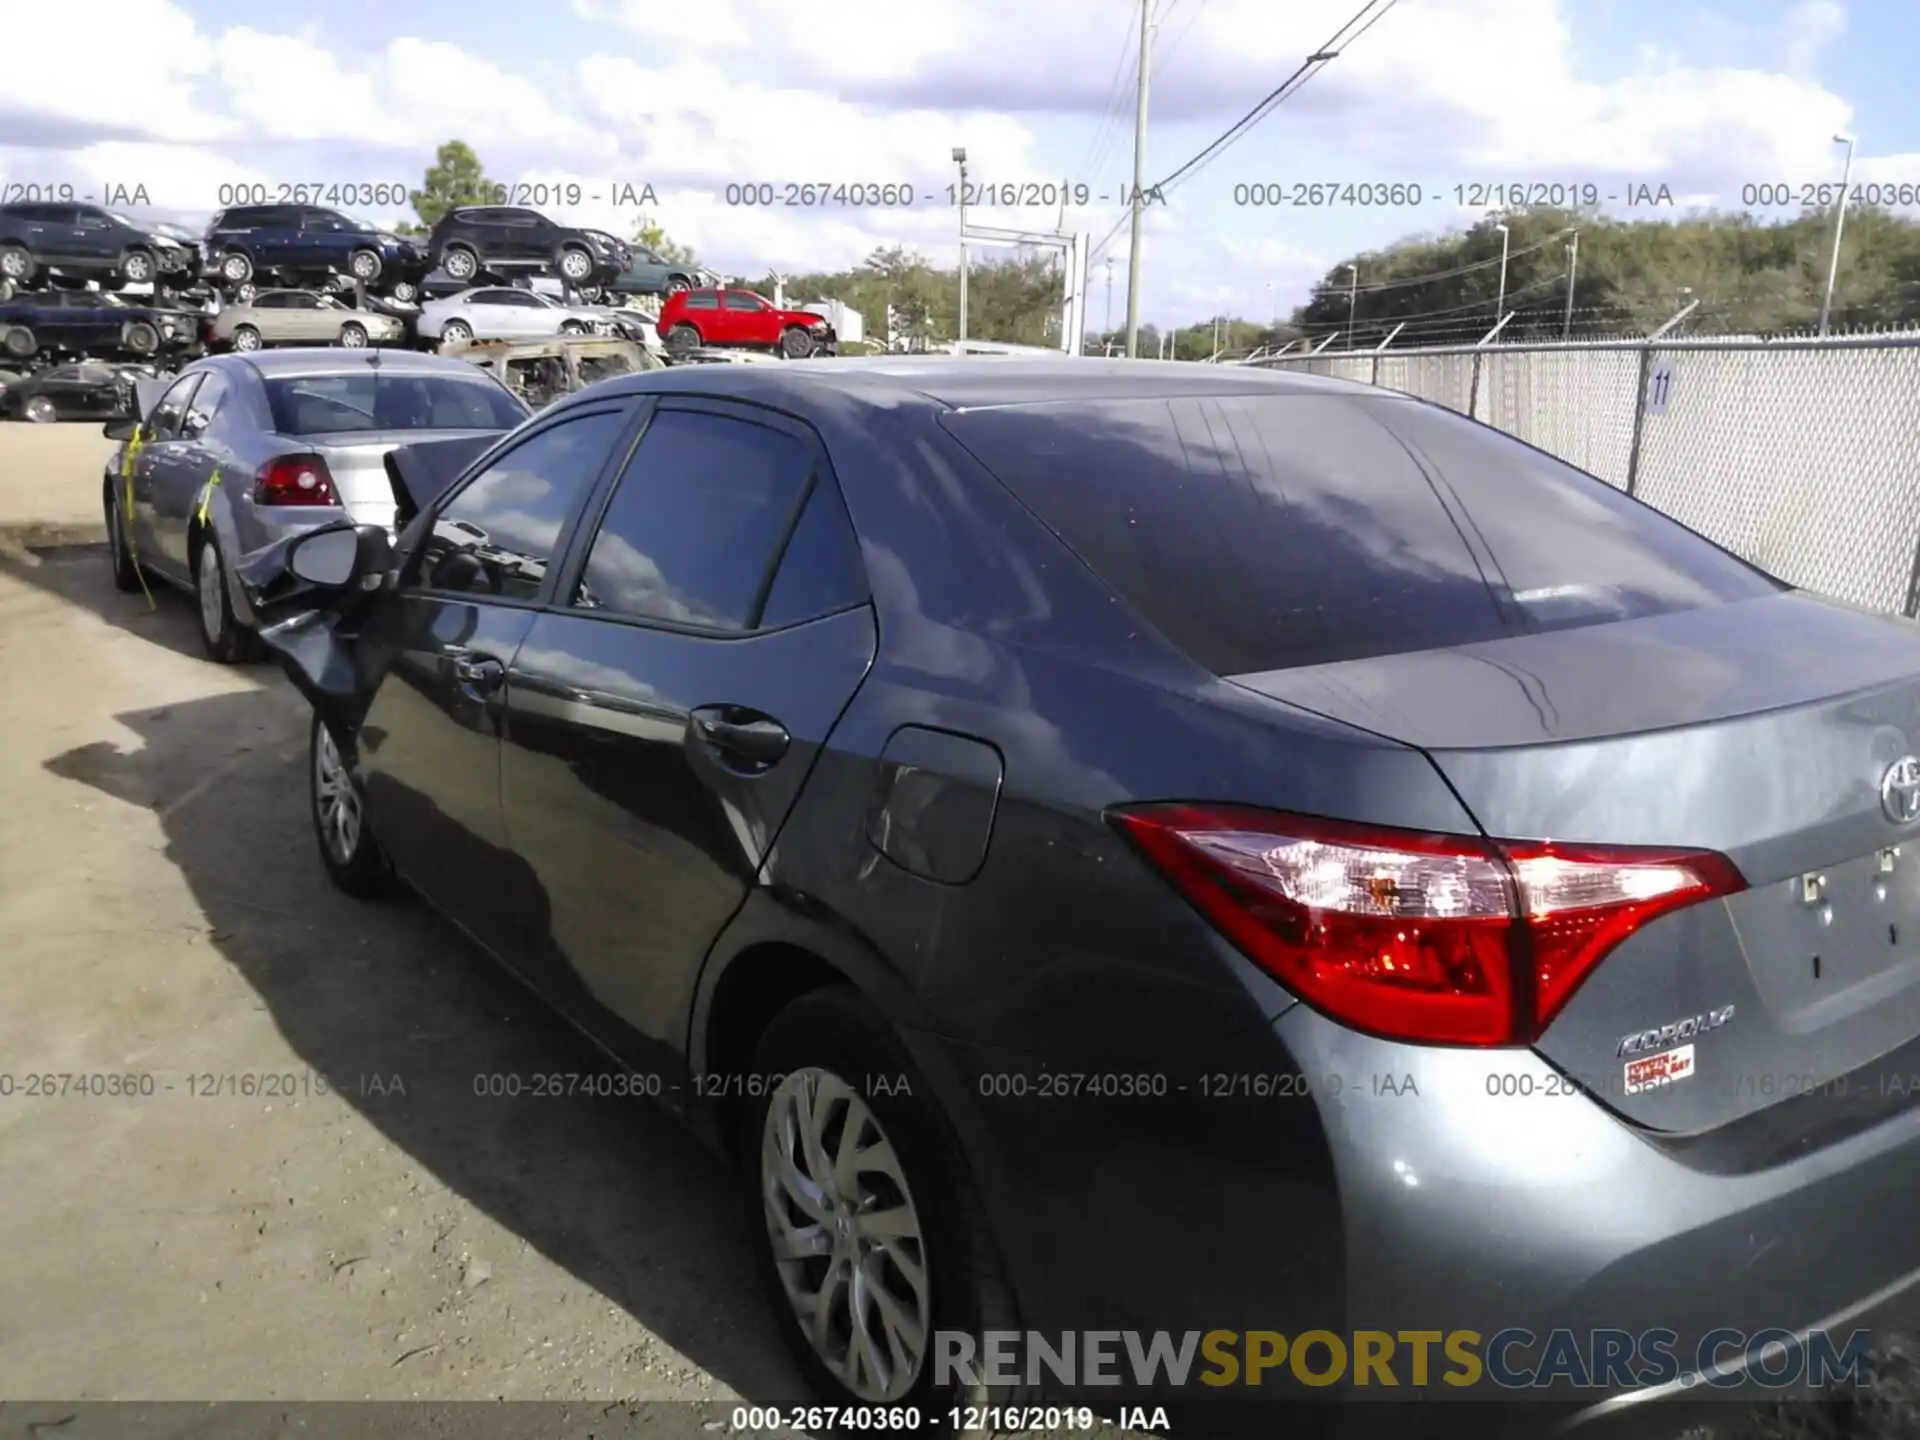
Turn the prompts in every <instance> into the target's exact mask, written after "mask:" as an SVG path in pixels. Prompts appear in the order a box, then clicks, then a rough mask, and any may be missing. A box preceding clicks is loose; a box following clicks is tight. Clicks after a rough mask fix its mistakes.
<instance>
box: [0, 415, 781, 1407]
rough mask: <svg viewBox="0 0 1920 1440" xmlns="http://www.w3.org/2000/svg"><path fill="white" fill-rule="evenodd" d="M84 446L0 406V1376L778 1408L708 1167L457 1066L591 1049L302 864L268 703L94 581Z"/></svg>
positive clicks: (165, 1389) (759, 1322) (622, 1104)
mask: <svg viewBox="0 0 1920 1440" xmlns="http://www.w3.org/2000/svg"><path fill="white" fill-rule="evenodd" d="M109 448H110V447H109V445H108V444H107V442H105V441H103V440H102V439H101V438H100V435H99V430H98V427H96V426H26V425H17V424H16V425H4V426H0V664H4V666H5V669H6V673H7V675H8V676H9V677H10V683H8V684H7V685H6V686H4V687H0V796H4V804H0V935H4V936H5V937H7V940H8V942H9V943H8V945H7V947H6V958H5V961H4V963H0V1396H3V1397H8V1398H9V1399H12V1400H19V1399H22V1398H26V1397H46V1398H49V1399H60V1400H80V1399H140V1400H220V1399H254V1400H369V1399H371V1400H384V1399H402V1398H423V1399H447V1400H452V1399H467V1400H483V1399H496V1398H506V1399H548V1400H568V1401H593V1402H614V1401H622V1400H681V1401H715V1402H724V1401H728V1400H730V1398H731V1397H733V1396H736V1395H739V1396H747V1397H750V1398H752V1399H753V1400H755V1401H757V1402H760V1403H790V1402H794V1401H798V1400H800V1399H802V1398H803V1396H802V1394H801V1392H800V1388H799V1382H798V1380H797V1378H796V1377H795V1376H794V1374H793V1372H792V1371H791V1370H790V1368H789V1366H788V1362H787V1360H786V1358H785V1356H784V1354H783V1352H782V1351H781V1348H780V1342H779V1338H778V1336H777V1334H776V1333H775V1331H774V1330H773V1321H772V1319H771V1317H770V1314H769V1312H768V1311H767V1310H766V1309H765V1308H764V1305H763V1302H762V1300H761V1298H760V1294H759V1291H758V1289H757V1288H756V1286H755V1283H754V1278H753V1275H752V1273H751V1270H750V1268H749V1263H748V1257H747V1253H746V1249H745V1246H744V1244H743V1242H742V1241H741V1239H740V1229H739V1226H738V1224H737V1222H736V1215H737V1209H736V1202H735V1200H734V1192H733V1189H732V1188H731V1182H730V1179H729V1177H728V1176H727V1174H726V1172H725V1171H724V1170H723V1169H722V1167H721V1166H720V1164H719V1163H718V1162H717V1161H716V1160H713V1159H711V1158H710V1157H709V1156H708V1155H707V1153H706V1152H705V1151H704V1150H702V1149H701V1148H699V1147H698V1146H697V1145H696V1144H695V1143H694V1142H693V1141H692V1140H691V1139H690V1138H688V1137H687V1136H686V1135H684V1134H683V1133H682V1132H681V1130H680V1129H679V1128H678V1127H677V1126H676V1125H675V1124H674V1123H673V1122H671V1121H670V1120H668V1119H667V1118H666V1117H665V1116H663V1115H661V1114H659V1113H656V1112H655V1111H654V1110H653V1108H652V1107H651V1106H650V1105H649V1104H648V1103H647V1102H645V1101H641V1100H625V1101H622V1100H607V1099H590V1100H579V1099H569V1100H547V1099H539V1100H535V1099H500V1098H483V1097H482V1096H480V1095H477V1094H476V1093H475V1091H476V1077H487V1076H494V1075H518V1076H522V1077H526V1076H531V1075H533V1074H535V1073H539V1072H575V1071H583V1070H592V1069H594V1068H595V1062H594V1061H593V1059H592V1058H591V1055H590V1053H589V1052H588V1051H587V1050H586V1048H585V1047H584V1046H583V1045H582V1043H581V1042H579V1041H578V1040H577V1039H575V1038H574V1037H573V1035H572V1034H571V1033H570V1032H568V1031H566V1030H565V1029H564V1028H563V1027H561V1026H559V1025H558V1024H557V1023H556V1022H554V1021H552V1020H551V1019H549V1018H548V1017H547V1015H546V1014H545V1012H543V1011H542V1010H541V1009H540V1008H539V1007H538V1006H537V1005H535V1004H534V1003H533V1002H532V1001H531V1000H529V999H528V998H527V997H526V996H525V994H524V993H523V992H522V991H520V990H519V989H518V988H517V987H516V986H515V984H514V983H513V982H512V981H511V980H510V979H508V978H506V977H505V976H503V975H502V974H500V973H498V972H496V971H495V970H494V969H493V968H492V967H491V966H490V965H489V964H488V962H486V961H485V960H484V958H482V957H480V956H478V955H477V954H476V953H475V952H474V951H472V950H471V949H470V948H469V947H468V946H467V945H466V944H465V943H464V942H463V941H462V940H460V939H459V938H458V937H457V936H455V935H454V934H453V933H452V932H451V931H450V930H449V929H448V927H446V926H445V925H443V924H441V923H438V922H437V921H436V920H435V919H434V918H433V917H431V916H430V915H428V914H426V913H424V912H423V911H422V910H421V909H420V908H419V907H417V906H410V905H407V904H404V903H403V904H398V905H387V906H367V905H362V904H357V903H355V902H353V901H351V900H348V899H346V898H345V897H343V896H341V895H339V894H338V893H336V892H334V891H333V890H332V889H331V888H330V887H329V886H328V885H327V883H326V881H325V878H324V876H323V873H322V870H321V868H320V864H319V861H318V859H317V857H316V855H315V853H314V845H313V840H312V834H311V831H310V829H309V826H308V821H307V816H306V809H305V779H304V767H303V764H302V761H303V758H304V753H305V744H306V740H305V736H306V724H307V717H306V713H305V707H304V705H303V704H302V703H301V702H300V700H299V699H298V697H297V696H296V695H295V694H294V693H293V692H292V690H291V689H290V688H289V687H288V686H287V685H286V684H285V682H284V681H283V680H282V679H281V677H280V676H279V675H278V673H277V672H275V671H273V670H272V669H271V667H266V668H262V667H248V668H244V669H238V670H228V669H222V668H220V667H217V666H214V665H211V664H209V663H207V662H206V661H205V660H203V659H202V658H201V657H200V654H199V651H198V645H197V638H196V633H195V623H194V619H193V615H192V611H191V608H190V604H189V602H188V601H187V599H186V598H185V597H184V596H177V595H173V594H167V593H160V594H157V595H156V596H155V599H156V601H157V608H152V609H150V608H149V605H148V602H147V600H146V599H144V598H143V597H142V596H140V595H137V594H136V595H131V596H129V595H122V594H119V593H117V592H116V591H115V590H114V589H113V588H112V585H111V582H110V580H109V577H108V572H107V565H106V560H105V549H104V545H103V544H102V543H100V537H101V535H102V530H101V522H100V510H99V494H100V490H99V485H100V478H99V477H100V467H101V464H102V462H103V459H104V457H105V455H106V453H107V451H108V449H109ZM36 1077H38V1078H36ZM129 1092H130V1093H129ZM269 1092H271V1093H269ZM674 1408H676V1409H679V1408H683V1407H674ZM696 1413H708V1414H724V1413H725V1407H724V1406H722V1407H717V1408H715V1409H713V1410H711V1411H708V1410H707V1409H706V1407H702V1411H701V1412H696ZM18 1414H19V1412H18V1410H17V1408H15V1409H14V1410H13V1411H12V1415H13V1416H14V1417H16V1418H17V1417H18ZM3 1418H5V1417H0V1419H3ZM82 1428H84V1427H82ZM673 1428H680V1427H673ZM693 1428H694V1429H695V1430H696V1431H697V1430H699V1429H700V1428H702V1427H701V1426H699V1425H696V1426H694V1427H693ZM704 1428H707V1429H712V1428H717V1425H716V1422H714V1421H713V1420H711V1419H709V1420H707V1421H706V1423H705V1427H704ZM63 1433H67V1434H71V1433H72V1432H71V1431H67V1432H63Z"/></svg>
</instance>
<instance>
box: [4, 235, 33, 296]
mask: <svg viewBox="0 0 1920 1440" xmlns="http://www.w3.org/2000/svg"><path fill="white" fill-rule="evenodd" d="M38 268H39V267H38V266H37V265H36V264H35V263H34V259H33V253H32V252H31V251H29V250H28V249H27V247H26V246H24V245H0V280H4V281H6V282H7V283H8V284H9V285H13V286H15V287H18V286H21V285H24V284H26V283H27V282H28V281H29V280H31V279H33V272H34V271H35V270H37V269H38Z"/></svg>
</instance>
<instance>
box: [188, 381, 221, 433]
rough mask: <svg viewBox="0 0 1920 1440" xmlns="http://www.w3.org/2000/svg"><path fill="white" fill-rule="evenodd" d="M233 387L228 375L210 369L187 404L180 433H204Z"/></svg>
mask: <svg viewBox="0 0 1920 1440" xmlns="http://www.w3.org/2000/svg"><path fill="white" fill-rule="evenodd" d="M231 389H232V387H231V386H230V385H229V384H228V383H227V377H226V376H224V375H222V374H221V373H220V372H219V371H217V370H209V371H208V372H207V378H206V379H205V380H203V381H202V382H201V384H200V388H199V389H198V390H196V391H194V392H193V400H192V402H191V403H190V404H189V405H188V406H187V415H186V420H185V421H184V422H183V423H182V424H181V426H180V433H181V434H182V435H184V436H194V435H200V434H204V433H205V431H206V428H207V427H208V426H209V425H211V424H212V423H213V417H214V416H215V415H216V414H218V413H219V410H220V402H221V401H223V400H225V399H226V398H227V395H228V393H229V392H230V391H231Z"/></svg>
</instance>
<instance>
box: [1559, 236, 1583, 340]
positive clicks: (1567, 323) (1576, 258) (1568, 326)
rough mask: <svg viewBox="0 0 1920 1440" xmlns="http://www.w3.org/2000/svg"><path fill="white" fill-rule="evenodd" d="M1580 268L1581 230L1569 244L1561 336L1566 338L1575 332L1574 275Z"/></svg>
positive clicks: (1563, 338)
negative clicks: (1564, 313) (1565, 315)
mask: <svg viewBox="0 0 1920 1440" xmlns="http://www.w3.org/2000/svg"><path fill="white" fill-rule="evenodd" d="M1579 268H1580V232H1579V231H1578V230H1576V231H1574V232H1573V239H1572V240H1571V241H1570V242H1569V243H1568V245H1567V317H1566V319H1564V320H1562V321H1561V322H1560V338H1561V339H1562V340H1565V339H1567V338H1569V337H1570V336H1571V335H1572V334H1573V277H1574V274H1575V272H1577V271H1578V270H1579Z"/></svg>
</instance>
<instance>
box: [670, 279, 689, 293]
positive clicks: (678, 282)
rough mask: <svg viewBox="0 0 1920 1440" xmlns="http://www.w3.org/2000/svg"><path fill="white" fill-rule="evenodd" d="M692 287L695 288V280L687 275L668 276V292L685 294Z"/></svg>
mask: <svg viewBox="0 0 1920 1440" xmlns="http://www.w3.org/2000/svg"><path fill="white" fill-rule="evenodd" d="M691 289H693V282H692V281H691V280H689V279H687V277H686V276H684V275H669V276H668V277H667V294H669V295H684V294H686V293H687V291H689V290H691Z"/></svg>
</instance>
